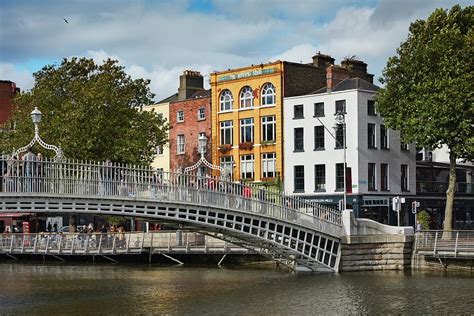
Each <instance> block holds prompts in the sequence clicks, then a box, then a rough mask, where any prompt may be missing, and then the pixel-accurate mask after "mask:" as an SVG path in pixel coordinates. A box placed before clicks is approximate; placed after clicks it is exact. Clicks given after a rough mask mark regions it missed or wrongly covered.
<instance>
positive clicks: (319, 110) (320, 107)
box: [314, 102, 324, 117]
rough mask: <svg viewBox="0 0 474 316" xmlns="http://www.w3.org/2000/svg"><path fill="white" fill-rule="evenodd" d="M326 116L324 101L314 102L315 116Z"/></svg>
mask: <svg viewBox="0 0 474 316" xmlns="http://www.w3.org/2000/svg"><path fill="white" fill-rule="evenodd" d="M322 116H324V102H318V103H315V104H314V117H322Z"/></svg>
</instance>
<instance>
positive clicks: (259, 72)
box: [217, 68, 277, 82]
mask: <svg viewBox="0 0 474 316" xmlns="http://www.w3.org/2000/svg"><path fill="white" fill-rule="evenodd" d="M276 70H277V69H276V68H268V69H256V70H252V71H248V72H242V73H238V74H231V75H227V76H222V77H220V78H218V79H217V82H222V81H229V80H236V79H242V78H248V77H255V76H261V75H268V74H271V73H274V72H276Z"/></svg>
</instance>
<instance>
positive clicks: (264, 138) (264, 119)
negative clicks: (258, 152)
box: [261, 115, 276, 142]
mask: <svg viewBox="0 0 474 316" xmlns="http://www.w3.org/2000/svg"><path fill="white" fill-rule="evenodd" d="M270 118H271V120H270ZM261 125H262V131H261V133H262V142H270V141H271V142H275V141H276V116H275V115H266V116H262V118H261ZM268 126H271V129H272V135H271V139H268V135H267V134H268V133H267V132H268V130H267V127H268Z"/></svg>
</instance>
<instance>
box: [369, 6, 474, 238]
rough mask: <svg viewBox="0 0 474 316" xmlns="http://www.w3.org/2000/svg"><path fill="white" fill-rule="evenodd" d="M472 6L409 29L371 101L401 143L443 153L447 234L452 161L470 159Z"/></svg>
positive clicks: (473, 139) (473, 133)
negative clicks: (447, 167) (446, 159)
mask: <svg viewBox="0 0 474 316" xmlns="http://www.w3.org/2000/svg"><path fill="white" fill-rule="evenodd" d="M473 25H474V7H472V6H469V7H466V8H464V9H463V8H461V7H460V6H459V5H456V6H454V7H453V8H452V9H451V10H449V12H447V11H445V10H442V9H437V10H435V11H434V12H433V13H432V14H431V15H430V17H429V18H428V19H427V20H426V21H425V20H417V21H415V22H413V23H412V24H411V25H410V32H409V35H408V38H407V40H406V41H405V42H403V43H402V44H401V45H400V47H399V48H398V49H397V56H394V57H391V58H390V59H389V60H388V63H387V66H386V67H385V69H384V70H383V75H382V78H381V79H380V81H381V82H382V83H383V84H385V87H384V88H383V89H381V90H379V91H378V93H377V96H376V101H377V109H378V110H379V112H380V113H381V115H382V116H383V117H384V121H385V123H386V125H387V126H388V127H390V128H393V129H396V130H399V131H400V132H401V135H402V141H403V142H405V143H411V142H416V144H417V145H418V146H420V147H425V148H437V147H440V146H442V145H446V146H447V147H448V149H449V160H450V173H449V186H448V190H447V191H446V197H447V199H446V208H445V225H444V229H445V230H447V231H449V230H451V229H452V210H453V204H454V191H455V185H456V160H457V159H468V160H472V159H473V155H474V110H473V93H474V58H473V56H474V29H473Z"/></svg>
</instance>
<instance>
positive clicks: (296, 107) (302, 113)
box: [293, 104, 304, 120]
mask: <svg viewBox="0 0 474 316" xmlns="http://www.w3.org/2000/svg"><path fill="white" fill-rule="evenodd" d="M297 109H298V112H299V110H301V116H299V115H298V116H297ZM293 119H294V120H301V119H304V104H295V105H293Z"/></svg>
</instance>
